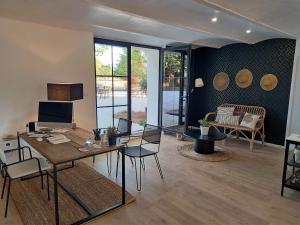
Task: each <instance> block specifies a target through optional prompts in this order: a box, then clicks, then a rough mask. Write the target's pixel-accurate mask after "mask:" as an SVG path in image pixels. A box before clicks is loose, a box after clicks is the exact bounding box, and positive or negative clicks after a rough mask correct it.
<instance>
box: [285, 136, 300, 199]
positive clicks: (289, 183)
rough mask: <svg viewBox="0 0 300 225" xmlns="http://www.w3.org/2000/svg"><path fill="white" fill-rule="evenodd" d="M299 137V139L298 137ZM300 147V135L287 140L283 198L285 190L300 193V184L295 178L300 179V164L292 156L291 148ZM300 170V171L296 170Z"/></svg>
mask: <svg viewBox="0 0 300 225" xmlns="http://www.w3.org/2000/svg"><path fill="white" fill-rule="evenodd" d="M297 136H298V137H297ZM291 145H295V146H297V145H298V146H299V145H300V135H296V134H293V135H291V136H290V137H288V138H287V139H286V145H285V154H284V164H283V172H282V184H281V196H283V192H284V188H285V187H287V188H290V189H293V190H296V191H300V182H299V183H298V182H294V180H295V177H296V176H297V177H298V176H299V177H300V163H297V162H295V159H294V157H293V156H292V154H290V146H291ZM289 166H290V167H292V173H291V175H290V176H287V172H288V171H287V170H288V167H289ZM296 168H298V170H296Z"/></svg>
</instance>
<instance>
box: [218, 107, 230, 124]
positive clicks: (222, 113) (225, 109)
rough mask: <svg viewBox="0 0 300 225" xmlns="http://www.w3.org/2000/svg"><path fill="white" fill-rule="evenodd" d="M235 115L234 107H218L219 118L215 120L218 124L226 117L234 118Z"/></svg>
mask: <svg viewBox="0 0 300 225" xmlns="http://www.w3.org/2000/svg"><path fill="white" fill-rule="evenodd" d="M233 113H234V107H222V106H221V107H218V108H217V116H216V118H215V121H216V122H219V121H220V120H222V117H224V116H232V115H233Z"/></svg>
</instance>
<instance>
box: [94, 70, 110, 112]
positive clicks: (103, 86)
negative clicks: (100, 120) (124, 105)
mask: <svg viewBox="0 0 300 225" xmlns="http://www.w3.org/2000/svg"><path fill="white" fill-rule="evenodd" d="M96 87H97V88H96V89H97V93H96V94H97V106H112V78H111V77H101V76H97V77H96Z"/></svg>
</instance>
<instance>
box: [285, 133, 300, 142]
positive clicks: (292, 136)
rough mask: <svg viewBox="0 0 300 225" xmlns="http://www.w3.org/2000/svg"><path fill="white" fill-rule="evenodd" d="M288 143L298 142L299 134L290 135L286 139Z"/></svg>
mask: <svg viewBox="0 0 300 225" xmlns="http://www.w3.org/2000/svg"><path fill="white" fill-rule="evenodd" d="M286 139H287V140H289V141H297V142H300V134H291V135H290V136H288V137H287V138H286Z"/></svg>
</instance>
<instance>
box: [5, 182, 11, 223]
mask: <svg viewBox="0 0 300 225" xmlns="http://www.w3.org/2000/svg"><path fill="white" fill-rule="evenodd" d="M10 183H11V179H10V177H8V189H7V197H6V205H5V215H4V217H5V218H6V217H7V210H8V202H9V194H10Z"/></svg>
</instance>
